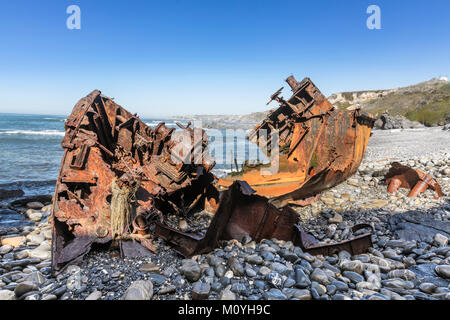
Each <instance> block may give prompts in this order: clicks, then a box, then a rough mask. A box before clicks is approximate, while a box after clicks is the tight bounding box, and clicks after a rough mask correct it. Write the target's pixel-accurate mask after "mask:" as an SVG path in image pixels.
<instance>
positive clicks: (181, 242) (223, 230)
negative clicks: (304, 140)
mask: <svg viewBox="0 0 450 320" xmlns="http://www.w3.org/2000/svg"><path fill="white" fill-rule="evenodd" d="M297 221H298V215H297V213H296V212H295V211H294V210H293V209H291V208H289V207H288V206H285V207H284V208H283V209H278V208H276V207H275V206H274V205H272V204H271V203H270V202H269V201H268V199H267V198H266V197H262V196H259V195H257V194H255V190H253V189H252V188H251V187H250V186H249V185H248V184H247V182H245V181H235V182H234V183H233V184H232V185H231V186H230V188H229V189H228V190H227V191H225V192H223V193H222V194H221V198H220V205H219V208H218V209H217V212H216V214H215V215H214V218H213V220H212V221H211V224H210V226H209V228H208V230H207V231H206V233H204V234H203V233H196V234H193V233H185V232H181V231H178V230H175V229H173V228H170V227H168V226H166V225H164V224H163V223H159V222H157V223H156V229H155V234H156V235H157V236H158V237H161V238H163V239H164V240H166V241H168V242H170V243H171V244H172V245H173V246H174V248H175V249H176V250H177V251H178V252H179V253H181V254H182V255H184V256H186V257H190V256H193V255H197V254H201V253H205V252H209V251H211V250H212V249H214V248H216V247H218V246H219V245H220V242H221V241H225V240H231V239H237V240H239V241H241V240H242V239H243V238H244V237H245V236H250V237H251V238H252V239H253V240H255V241H256V242H259V241H261V240H263V239H272V238H276V239H279V240H285V241H292V242H293V244H294V245H297V246H299V247H301V248H302V249H303V250H304V251H305V252H309V253H311V254H315V255H316V254H322V255H333V254H335V253H337V252H339V251H341V250H347V251H348V252H350V253H351V254H360V253H363V252H365V251H367V249H368V248H369V247H370V246H372V240H371V235H372V232H371V230H372V227H371V226H370V225H366V224H362V225H356V226H355V227H354V228H353V231H354V232H356V231H357V230H362V229H370V231H368V232H366V233H363V234H361V235H358V236H356V237H354V238H353V239H351V240H346V241H341V242H336V243H331V244H322V243H319V242H318V241H317V240H316V239H315V238H314V237H313V236H312V235H310V234H308V233H306V232H304V231H303V230H302V228H301V226H300V225H298V224H297Z"/></svg>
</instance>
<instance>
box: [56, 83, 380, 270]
mask: <svg viewBox="0 0 450 320" xmlns="http://www.w3.org/2000/svg"><path fill="white" fill-rule="evenodd" d="M287 82H288V84H289V85H290V87H291V88H292V91H293V95H292V97H291V98H289V99H288V100H284V99H283V98H282V97H280V96H279V95H280V92H281V89H280V90H278V91H277V92H276V93H275V94H274V95H272V97H271V100H276V101H277V102H279V103H280V107H279V108H278V109H276V110H274V111H272V112H271V113H270V114H269V116H268V118H267V119H266V120H264V121H263V123H262V124H261V125H258V126H257V127H255V129H254V130H253V131H252V132H251V133H250V134H249V136H248V139H250V141H253V142H256V143H257V144H258V145H259V146H260V147H262V148H263V149H265V150H267V153H268V154H270V153H273V152H274V151H275V150H274V149H271V146H273V145H274V144H272V143H271V139H274V137H275V135H274V133H275V131H277V132H279V141H277V143H275V147H276V148H279V150H280V151H281V155H280V166H279V172H278V173H275V174H274V175H270V176H269V175H267V176H266V175H264V174H261V173H260V167H254V168H250V167H246V168H244V169H245V170H244V172H243V173H242V174H241V175H237V176H236V175H235V176H233V177H226V178H224V179H220V180H218V182H217V179H216V178H215V177H214V175H213V174H212V173H211V169H212V168H213V167H214V165H215V162H214V159H213V158H212V157H211V156H210V155H209V153H208V136H207V135H206V133H205V131H204V130H202V129H199V128H191V127H190V125H188V126H186V127H184V126H182V125H181V124H178V126H179V127H180V129H181V130H175V129H174V128H168V127H166V126H165V124H164V123H160V124H159V125H158V126H157V127H156V128H155V129H152V128H150V127H148V126H147V125H146V124H145V123H143V122H142V121H141V120H140V119H139V118H138V117H137V116H136V115H133V114H131V113H129V112H128V111H126V110H125V109H124V108H122V107H121V106H119V105H118V104H116V103H115V102H114V101H113V100H112V99H110V98H108V97H106V96H103V95H102V94H101V92H100V91H98V90H95V91H93V92H92V93H91V94H89V95H88V96H87V97H85V98H83V99H81V100H80V101H79V102H78V103H77V104H76V105H75V107H74V109H73V111H72V114H71V115H70V116H69V118H68V119H67V121H66V124H65V128H66V135H65V137H64V139H63V141H62V147H63V148H64V150H65V152H64V156H63V159H62V161H61V168H60V172H59V177H58V180H57V185H56V190H55V196H54V197H55V201H54V205H53V212H52V219H53V241H52V270H53V271H54V272H58V271H60V270H62V269H63V268H64V267H65V266H66V265H67V264H69V263H74V262H77V261H79V260H81V259H82V258H83V256H84V255H85V254H86V253H87V252H88V251H89V250H90V249H91V247H92V246H93V245H108V246H111V245H112V246H116V247H117V248H119V249H120V252H121V256H140V255H145V254H148V253H149V252H150V251H155V247H154V246H153V243H152V239H153V236H157V237H160V238H163V239H165V240H167V241H168V242H170V243H172V244H173V245H174V247H175V249H177V250H178V251H179V252H180V253H181V254H183V255H184V256H191V255H194V254H199V253H204V252H208V251H210V250H212V249H214V248H215V247H217V246H218V245H219V243H220V241H222V240H230V239H239V240H240V239H242V238H243V237H244V236H245V235H247V236H251V237H252V238H253V239H254V240H256V241H260V240H262V239H264V238H266V239H267V238H278V239H281V240H290V241H293V243H294V244H296V245H299V246H300V247H302V248H303V249H304V250H305V251H308V252H311V253H313V254H332V253H335V252H337V251H339V250H343V249H345V250H348V251H349V252H351V253H355V254H356V253H361V252H364V251H365V250H366V249H367V248H368V247H369V246H370V245H371V241H370V235H371V232H366V233H364V234H362V235H359V236H357V237H355V238H354V239H352V240H348V241H344V242H339V243H334V244H320V243H318V242H317V241H316V240H315V239H314V238H313V237H312V236H311V235H309V234H307V233H305V232H304V231H302V229H301V227H300V226H299V225H297V220H298V215H297V213H296V212H295V211H294V210H293V209H291V208H290V207H289V206H288V204H293V205H300V206H305V205H308V204H310V203H311V202H313V201H316V200H317V199H318V198H319V197H320V192H321V191H323V190H325V189H328V188H331V187H332V186H334V185H336V184H338V183H341V182H342V181H344V180H345V179H346V178H348V177H349V176H350V175H352V174H353V173H354V172H355V171H356V170H357V168H358V166H359V164H360V162H361V160H362V157H363V154H364V151H365V148H366V146H367V142H368V139H369V136H370V131H371V128H372V126H373V122H374V119H373V118H372V117H371V116H370V115H369V114H366V113H364V112H362V111H360V110H354V111H339V110H335V109H334V107H333V106H332V105H331V104H330V102H329V101H328V100H327V99H326V98H325V97H324V96H323V95H322V94H321V93H320V91H319V90H318V89H317V87H316V86H315V85H314V84H313V83H312V82H311V80H310V79H308V78H305V79H304V80H303V81H301V82H297V81H296V80H295V79H294V78H293V77H289V78H288V79H287ZM260 129H265V130H267V131H268V133H269V138H268V139H267V138H266V139H264V137H263V136H262V135H261V134H260V132H261V131H260ZM180 146H181V148H180ZM180 150H181V152H180ZM183 150H184V151H183ZM186 150H187V151H188V152H186ZM198 159H200V160H198ZM219 190H220V191H219ZM203 209H205V210H207V211H210V212H212V213H214V217H213V219H212V221H211V223H210V226H209V227H208V229H207V230H206V231H203V232H197V233H192V232H190V233H187V232H182V231H180V230H178V229H175V228H172V227H170V225H169V224H168V222H167V220H166V218H167V216H168V215H177V216H180V217H187V216H189V215H190V214H192V213H193V212H195V211H199V210H203ZM366 227H367V226H357V227H356V228H366ZM355 231H356V230H355Z"/></svg>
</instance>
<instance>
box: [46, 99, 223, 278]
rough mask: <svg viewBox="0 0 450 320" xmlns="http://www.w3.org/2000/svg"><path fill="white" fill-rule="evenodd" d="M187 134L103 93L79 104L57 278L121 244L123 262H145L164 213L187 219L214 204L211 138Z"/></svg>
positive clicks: (71, 128)
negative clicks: (152, 123)
mask: <svg viewBox="0 0 450 320" xmlns="http://www.w3.org/2000/svg"><path fill="white" fill-rule="evenodd" d="M180 127H181V128H182V130H181V131H177V132H175V129H174V128H168V127H166V126H165V124H164V123H160V124H159V125H158V126H157V127H156V128H155V129H151V128H150V127H149V126H147V125H146V124H145V123H143V122H142V121H141V120H140V119H139V118H138V117H137V116H136V115H133V114H131V113H129V112H128V111H126V110H125V109H124V108H122V107H121V106H119V105H118V104H116V103H115V102H114V101H113V100H112V99H110V98H108V97H105V96H103V95H102V94H101V92H100V91H98V90H95V91H93V92H92V93H91V94H89V95H88V96H87V97H85V98H83V99H81V100H80V101H79V102H78V103H77V104H76V105H75V107H74V109H73V111H72V114H71V115H70V117H69V118H68V119H67V120H66V124H65V129H66V135H65V137H64V140H63V141H62V147H63V148H64V150H65V152H64V155H63V159H62V161H61V168H60V172H59V177H58V180H57V185H56V190H55V199H54V200H55V201H54V207H53V214H52V217H53V241H52V269H53V271H55V272H57V271H58V270H60V269H61V268H62V267H63V266H65V265H66V264H67V263H69V262H75V261H77V259H80V258H82V257H83V255H85V254H86V253H87V252H88V251H89V250H90V248H91V246H92V245H93V244H94V243H97V244H106V243H109V242H110V241H111V240H118V241H119V245H120V249H121V254H122V256H133V255H143V253H145V251H147V250H153V246H152V243H151V240H150V239H149V236H148V234H149V233H150V230H149V228H150V222H151V221H155V220H162V212H164V213H174V214H178V215H187V214H189V213H190V212H191V211H192V210H194V209H195V208H196V207H197V206H202V205H203V204H204V202H205V200H207V201H208V203H214V199H206V197H207V196H206V194H207V192H205V191H206V190H208V191H209V190H210V188H212V187H211V182H212V181H213V175H212V174H211V173H210V170H211V169H212V168H213V166H214V164H215V162H214V159H213V158H211V157H210V156H209V153H208V152H207V143H208V137H207V136H206V134H205V132H204V131H203V130H201V129H192V128H190V127H189V126H188V127H183V126H181V125H180ZM175 148H178V149H179V150H175ZM199 155H200V156H199ZM197 159H201V161H198V160H197ZM195 162H197V163H195ZM214 191H215V190H213V191H209V192H208V195H209V196H208V197H210V198H211V197H214V196H215V192H214Z"/></svg>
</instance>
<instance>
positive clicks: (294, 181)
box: [219, 76, 375, 206]
mask: <svg viewBox="0 0 450 320" xmlns="http://www.w3.org/2000/svg"><path fill="white" fill-rule="evenodd" d="M286 82H287V83H288V85H289V86H290V88H291V89H292V92H293V94H292V96H291V97H290V98H289V99H287V100H285V99H284V98H283V97H280V94H281V91H282V89H283V88H281V89H279V90H278V91H277V92H275V93H274V94H273V95H272V96H271V97H270V101H269V103H270V102H272V101H276V102H278V103H279V105H280V106H279V108H277V109H275V110H273V111H271V112H270V113H269V114H268V116H267V118H266V119H264V120H263V121H262V123H260V124H259V125H257V126H256V127H255V128H254V129H253V130H252V131H251V132H250V133H249V134H248V136H247V138H248V139H249V140H250V141H251V142H254V143H256V144H257V145H258V146H259V147H260V148H261V149H262V150H263V152H266V154H267V155H272V154H273V153H274V152H278V151H279V158H278V159H275V158H274V157H272V158H273V160H275V161H278V170H277V171H276V172H274V173H268V171H266V173H265V172H264V170H265V168H264V167H263V166H256V167H255V166H252V167H248V166H244V167H243V170H242V172H241V173H240V174H233V175H232V176H229V177H226V178H223V179H221V180H220V181H219V185H221V186H223V187H228V186H229V185H231V184H232V183H233V181H235V180H245V181H247V182H248V184H249V185H250V186H251V187H252V188H253V189H255V190H256V193H257V194H259V195H262V196H266V197H269V198H271V202H272V203H273V204H276V205H277V206H284V205H286V204H289V203H295V201H299V200H300V201H302V200H304V199H306V198H310V197H312V196H315V195H317V194H319V193H320V192H322V191H324V190H326V189H329V188H331V187H333V186H335V185H337V184H339V183H341V182H343V181H345V180H346V179H347V178H348V177H350V176H351V175H353V174H354V173H355V172H356V170H357V169H358V167H359V165H360V164H361V161H362V158H363V155H364V152H365V150H366V147H367V143H368V141H369V137H370V133H371V129H372V128H373V124H374V121H375V119H374V118H373V117H372V115H370V114H368V113H365V112H363V111H361V110H337V109H335V107H334V106H333V105H332V104H331V103H330V102H329V101H328V100H327V98H325V96H324V95H323V94H322V93H321V92H320V90H319V89H318V88H317V87H316V86H315V85H314V83H313V82H312V81H311V79H309V78H305V79H303V80H302V81H301V82H298V81H296V80H295V78H294V77H293V76H290V77H289V78H287V79H286ZM274 148H277V149H278V150H272V149H274Z"/></svg>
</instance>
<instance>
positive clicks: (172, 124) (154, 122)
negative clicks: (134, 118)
mask: <svg viewBox="0 0 450 320" xmlns="http://www.w3.org/2000/svg"><path fill="white" fill-rule="evenodd" d="M161 122H164V123H165V124H166V126H176V125H177V124H176V123H175V122H168V121H152V122H145V124H146V125H148V126H149V127H156V126H157V125H158V124H160V123H161Z"/></svg>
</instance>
